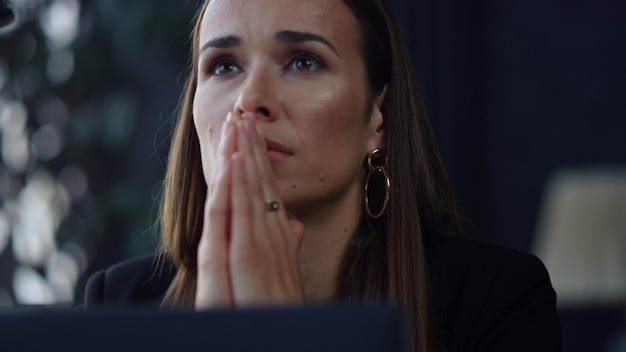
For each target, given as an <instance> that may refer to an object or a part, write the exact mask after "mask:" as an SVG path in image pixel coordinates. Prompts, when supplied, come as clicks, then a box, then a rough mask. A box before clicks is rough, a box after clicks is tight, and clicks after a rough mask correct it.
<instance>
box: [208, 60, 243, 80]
mask: <svg viewBox="0 0 626 352" xmlns="http://www.w3.org/2000/svg"><path fill="white" fill-rule="evenodd" d="M206 71H207V72H206V73H207V75H208V76H224V75H228V74H234V73H239V72H241V68H240V67H239V65H237V64H236V63H234V62H233V60H232V58H228V57H227V58H224V57H222V58H218V59H216V60H213V61H212V62H211V63H210V64H209V66H208V68H207V70H206Z"/></svg>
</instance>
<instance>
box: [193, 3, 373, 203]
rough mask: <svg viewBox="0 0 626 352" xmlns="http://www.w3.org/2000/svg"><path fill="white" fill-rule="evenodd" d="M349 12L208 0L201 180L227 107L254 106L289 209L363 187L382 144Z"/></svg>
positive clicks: (198, 108) (199, 125)
mask: <svg viewBox="0 0 626 352" xmlns="http://www.w3.org/2000/svg"><path fill="white" fill-rule="evenodd" d="M359 43H360V42H359V32H358V25H357V23H356V20H355V19H354V17H353V16H352V13H351V12H350V10H349V9H348V8H347V7H346V5H345V4H344V3H343V1H341V0H308V1H294V0H263V1H259V0H212V1H211V2H210V4H209V5H208V7H207V9H206V12H205V14H204V17H203V18H202V23H201V29H200V35H199V45H200V48H201V50H200V54H199V58H197V59H198V60H199V62H198V68H199V69H198V77H197V78H198V85H197V88H196V94H195V98H194V104H193V116H194V123H195V126H196V130H197V132H198V138H199V140H200V146H201V154H202V166H203V169H204V174H205V178H207V182H208V178H209V177H210V175H211V174H212V172H211V167H212V165H214V158H215V156H216V153H217V146H218V144H219V139H220V129H221V125H222V123H223V122H224V120H225V119H226V115H227V114H228V112H230V111H241V112H243V113H246V114H255V115H254V116H255V117H256V118H257V128H258V129H260V130H261V131H262V133H263V135H264V136H265V137H266V139H267V140H268V157H269V159H270V162H271V165H272V168H273V171H274V176H275V179H276V182H277V186H278V189H279V191H280V193H281V196H282V199H283V202H284V203H285V205H286V206H287V209H288V210H289V211H291V212H292V213H298V212H300V211H305V210H306V209H307V208H308V207H316V208H319V207H320V206H325V205H332V202H335V203H337V202H340V201H341V199H345V198H346V197H348V195H350V194H352V195H358V196H359V197H360V195H361V194H362V193H361V192H362V191H361V189H362V184H363V177H362V176H363V175H362V165H363V160H364V158H365V157H366V156H367V154H368V153H369V152H371V151H372V150H373V149H376V148H379V147H381V146H382V143H383V142H382V137H383V133H384V132H381V131H377V129H379V127H380V126H381V125H382V114H381V112H380V109H379V106H378V105H379V103H380V100H382V99H368V90H367V83H366V78H365V77H366V74H365V68H364V61H363V58H362V57H361V50H360V45H359Z"/></svg>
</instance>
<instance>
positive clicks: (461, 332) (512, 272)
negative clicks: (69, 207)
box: [85, 239, 561, 352]
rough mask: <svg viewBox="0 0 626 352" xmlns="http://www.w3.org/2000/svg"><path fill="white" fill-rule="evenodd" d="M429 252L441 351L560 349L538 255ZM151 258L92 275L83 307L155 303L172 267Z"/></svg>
mask: <svg viewBox="0 0 626 352" xmlns="http://www.w3.org/2000/svg"><path fill="white" fill-rule="evenodd" d="M426 256H427V262H428V265H429V273H430V280H431V282H432V285H431V296H430V297H431V301H432V307H433V311H432V315H433V320H434V324H435V328H436V332H437V336H438V340H439V341H440V350H441V351H447V352H462V351H466V352H488V351H489V352H515V351H520V352H521V351H533V352H537V351H546V352H547V351H561V327H560V320H559V317H558V314H557V311H556V294H555V292H554V290H553V288H552V286H551V284H550V279H549V277H548V272H547V271H546V269H545V267H544V265H543V264H542V263H541V261H540V260H539V259H538V258H537V257H535V256H533V255H530V254H524V253H520V252H517V251H514V250H512V249H508V248H504V247H500V246H495V245H488V244H483V243H479V242H475V241H471V240H460V239H441V240H436V241H433V242H430V243H428V244H427V245H426ZM154 258H155V257H152V256H148V257H142V258H138V259H132V260H128V261H125V262H122V263H119V264H116V265H114V266H112V267H110V268H108V269H106V270H101V271H99V272H97V273H96V274H94V275H93V276H92V277H91V278H90V279H89V281H88V283H87V289H86V292H85V307H86V308H87V309H90V308H94V307H105V306H123V305H148V306H153V307H158V305H159V303H160V301H161V300H162V298H163V295H164V293H165V290H166V289H167V287H168V286H169V283H170V281H171V280H172V278H173V276H174V273H175V270H174V269H172V267H171V264H169V263H168V262H163V263H161V265H159V264H158V263H157V260H155V259H154Z"/></svg>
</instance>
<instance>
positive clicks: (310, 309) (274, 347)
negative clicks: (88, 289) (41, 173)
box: [0, 305, 405, 352]
mask: <svg viewBox="0 0 626 352" xmlns="http://www.w3.org/2000/svg"><path fill="white" fill-rule="evenodd" d="M0 350H2V351H95V352H97V351H122V352H124V351H133V352H136V351H168V352H174V351H229V352H239V351H272V352H281V351H290V352H293V351H298V352H308V351H311V352H313V351H315V352H319V351H324V352H345V351H363V352H374V351H384V352H396V351H397V352H400V351H403V352H404V350H405V349H404V333H403V320H402V315H401V312H400V311H399V310H398V309H396V308H393V307H389V306H367V305H366V306H362V305H332V306H304V307H298V308H294V307H290V308H263V309H261V308H259V309H242V310H213V311H206V312H193V311H157V310H138V309H123V310H102V311H90V312H81V311H75V310H54V309H52V310H50V309H46V310H39V309H8V310H6V309H5V310H0Z"/></svg>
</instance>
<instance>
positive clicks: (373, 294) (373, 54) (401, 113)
mask: <svg viewBox="0 0 626 352" xmlns="http://www.w3.org/2000/svg"><path fill="white" fill-rule="evenodd" d="M343 1H344V2H345V3H346V5H347V6H348V7H349V8H350V9H351V11H352V13H353V15H354V17H355V18H356V20H357V22H358V24H359V29H360V34H361V49H362V54H363V57H364V61H365V65H366V72H367V80H368V86H369V90H370V92H369V93H370V96H375V95H377V94H379V93H381V92H382V91H383V89H384V87H385V86H386V87H387V93H386V94H387V95H386V98H385V102H384V104H383V107H382V109H383V115H384V116H385V118H384V120H385V121H384V128H385V132H386V133H385V135H386V137H385V138H386V141H385V149H386V153H387V155H388V160H389V162H388V164H387V171H388V174H389V177H390V179H391V190H390V200H389V204H388V207H387V210H386V212H385V213H384V215H383V216H382V217H381V218H379V219H375V220H374V219H370V218H369V217H368V216H367V215H364V216H363V217H362V219H363V220H362V223H361V226H360V228H359V230H358V231H357V233H355V234H354V236H353V239H352V241H351V243H350V244H349V246H348V248H347V249H346V253H345V255H344V258H343V261H342V265H341V268H340V275H339V281H338V283H337V293H336V295H337V298H340V299H347V300H378V301H380V300H389V301H392V302H395V303H397V304H399V305H400V306H402V307H403V309H404V310H405V311H406V312H407V319H408V333H409V339H408V343H409V345H410V348H411V350H419V351H422V352H432V351H434V350H435V340H436V339H435V336H434V331H433V328H432V324H431V322H430V312H429V306H430V305H429V302H430V298H429V294H428V287H429V279H428V267H427V262H426V257H425V248H424V245H425V242H427V241H428V240H430V239H433V238H437V237H445V236H455V235H456V234H457V233H459V227H460V226H459V220H458V216H457V210H456V202H455V195H454V191H453V188H452V185H451V183H450V181H449V178H448V176H447V174H446V172H445V170H444V167H443V164H442V162H441V158H440V156H439V152H438V150H437V147H436V144H435V141H434V137H433V134H432V131H431V128H430V125H429V123H428V121H427V119H426V117H425V114H424V111H423V106H422V100H421V97H420V94H419V89H418V87H417V83H416V82H415V74H414V71H413V66H412V64H411V59H410V56H409V52H408V49H407V47H406V44H405V39H404V36H403V34H402V30H401V28H400V26H399V24H398V22H397V20H396V18H395V16H394V14H393V12H392V10H391V9H390V7H389V5H388V4H387V3H386V1H385V0H343ZM208 2H209V1H208V0H207V1H205V3H204V4H203V6H202V8H201V9H200V11H199V12H198V14H197V15H196V18H195V26H194V29H193V32H192V45H193V47H192V58H191V61H192V64H191V71H190V72H189V78H188V80H187V86H186V89H185V92H184V95H183V99H182V101H181V106H180V114H179V116H178V121H177V122H176V128H175V131H174V136H173V140H172V146H171V150H170V156H169V160H168V166H167V171H166V178H165V186H164V187H165V189H164V197H163V202H162V206H161V213H160V221H161V228H162V242H161V250H162V251H163V252H164V253H165V254H166V255H168V256H169V257H170V258H171V259H172V261H173V263H174V265H175V266H176V268H177V273H176V276H175V278H174V281H173V282H172V284H171V285H170V287H169V290H168V292H167V294H166V297H165V300H164V305H175V306H190V305H192V304H193V301H194V295H195V285H196V270H197V269H196V265H197V263H196V250H197V245H198V242H199V240H200V235H201V229H202V217H203V209H204V201H205V198H206V192H207V187H206V184H205V181H204V177H203V174H202V167H201V161H200V147H199V142H198V137H197V134H196V131H195V127H194V124H193V119H192V115H191V107H192V105H193V97H194V94H195V89H196V77H197V70H198V68H197V55H198V46H199V43H198V36H199V31H200V22H201V20H202V16H203V14H204V11H205V10H206V7H207V5H208Z"/></svg>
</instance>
